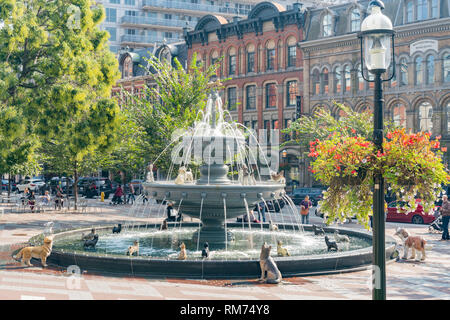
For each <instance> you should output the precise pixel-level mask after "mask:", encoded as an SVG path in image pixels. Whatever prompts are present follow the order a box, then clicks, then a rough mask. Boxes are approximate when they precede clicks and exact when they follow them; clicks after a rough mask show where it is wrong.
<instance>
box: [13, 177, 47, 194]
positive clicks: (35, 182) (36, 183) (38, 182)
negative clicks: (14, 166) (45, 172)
mask: <svg viewBox="0 0 450 320" xmlns="http://www.w3.org/2000/svg"><path fill="white" fill-rule="evenodd" d="M16 187H17V190H18V191H19V192H24V190H25V188H28V190H30V191H34V192H39V191H40V190H41V189H43V188H45V182H44V180H42V179H36V178H32V179H24V180H22V181H21V182H19V183H18V184H17V186H16Z"/></svg>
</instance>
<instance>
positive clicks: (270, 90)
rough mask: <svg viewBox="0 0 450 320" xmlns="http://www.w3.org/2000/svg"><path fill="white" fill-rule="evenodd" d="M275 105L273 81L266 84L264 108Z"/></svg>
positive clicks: (275, 88) (275, 91) (274, 106)
mask: <svg viewBox="0 0 450 320" xmlns="http://www.w3.org/2000/svg"><path fill="white" fill-rule="evenodd" d="M276 107H277V85H276V84H275V83H269V84H266V108H267V109H273V108H276Z"/></svg>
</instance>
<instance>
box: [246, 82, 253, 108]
mask: <svg viewBox="0 0 450 320" xmlns="http://www.w3.org/2000/svg"><path fill="white" fill-rule="evenodd" d="M245 96H246V100H247V101H246V103H245V105H246V109H247V110H255V109H256V86H255V85H251V86H247V87H246V88H245Z"/></svg>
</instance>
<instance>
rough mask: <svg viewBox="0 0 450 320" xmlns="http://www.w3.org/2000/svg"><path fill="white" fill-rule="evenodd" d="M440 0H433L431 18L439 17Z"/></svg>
mask: <svg viewBox="0 0 450 320" xmlns="http://www.w3.org/2000/svg"><path fill="white" fill-rule="evenodd" d="M438 17H439V11H438V0H431V18H438Z"/></svg>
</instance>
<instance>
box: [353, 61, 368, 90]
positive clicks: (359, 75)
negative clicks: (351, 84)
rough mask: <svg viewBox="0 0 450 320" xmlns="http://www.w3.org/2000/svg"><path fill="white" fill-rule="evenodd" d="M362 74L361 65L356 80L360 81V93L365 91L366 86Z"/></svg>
mask: <svg viewBox="0 0 450 320" xmlns="http://www.w3.org/2000/svg"><path fill="white" fill-rule="evenodd" d="M361 72H362V70H361V65H360V64H359V65H358V71H357V74H356V79H358V91H363V90H364V84H365V81H364V78H363V77H362V74H361ZM369 77H370V74H369ZM369 79H370V78H369Z"/></svg>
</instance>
